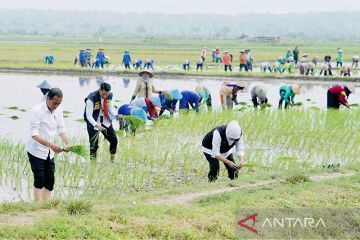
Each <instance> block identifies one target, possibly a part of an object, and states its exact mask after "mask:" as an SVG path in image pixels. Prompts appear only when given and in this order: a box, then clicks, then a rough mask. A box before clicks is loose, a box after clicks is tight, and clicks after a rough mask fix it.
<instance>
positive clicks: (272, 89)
mask: <svg viewBox="0 0 360 240" xmlns="http://www.w3.org/2000/svg"><path fill="white" fill-rule="evenodd" d="M43 79H47V81H48V82H49V84H50V85H51V86H53V87H59V88H61V89H62V91H63V93H64V99H63V103H62V107H63V109H64V111H67V112H69V113H68V114H67V118H66V119H65V121H66V125H67V128H68V131H69V132H70V133H71V134H72V135H75V136H78V135H81V136H84V135H85V136H86V126H85V124H84V123H83V122H82V121H81V119H83V113H84V108H85V102H84V99H85V98H86V96H87V95H88V94H89V93H90V92H92V91H96V90H97V89H99V84H101V83H102V82H108V83H110V84H111V86H112V92H113V94H114V105H115V106H117V107H119V106H121V105H122V104H126V103H129V101H130V99H131V96H132V93H133V92H134V89H135V86H136V83H137V80H138V79H139V78H128V77H124V78H122V77H112V76H110V77H101V76H98V77H91V76H80V77H74V76H61V75H31V74H0V85H1V88H2V89H24V91H22V93H21V97H19V96H17V95H14V94H13V92H12V91H3V94H2V98H1V99H2V100H1V102H0V119H1V121H2V126H6V127H1V128H0V136H8V137H11V138H15V139H20V140H21V141H26V139H27V137H28V132H29V123H28V111H29V110H30V109H31V108H32V107H33V106H35V105H36V104H38V103H39V102H40V98H41V92H40V91H39V89H38V88H36V86H37V85H38V84H39V83H41V81H42V80H43ZM223 80H224V79H222V80H220V79H215V78H209V79H206V78H190V77H187V78H177V79H159V78H154V85H155V88H157V89H161V90H172V89H179V90H180V91H182V90H192V91H194V90H195V88H196V86H197V85H198V84H202V85H205V86H207V87H208V88H209V91H210V94H211V96H212V101H213V102H212V103H213V108H214V109H219V108H220V97H219V89H220V86H221V84H222V82H223ZM292 83H294V81H287V80H265V81H261V80H251V81H248V82H247V84H248V87H247V88H246V89H245V91H243V92H240V93H239V94H238V101H239V102H246V103H247V104H249V105H251V104H252V102H251V96H250V89H251V88H252V87H253V86H255V85H263V86H264V87H265V88H266V89H267V92H268V98H269V103H270V104H271V105H272V106H273V107H274V108H276V107H277V105H278V101H279V87H280V86H281V85H287V84H289V85H290V84H292ZM297 83H299V84H300V85H301V86H302V94H301V95H299V96H296V97H295V102H302V103H303V106H304V107H305V108H307V107H315V106H316V107H319V108H322V109H324V108H326V92H327V89H328V88H329V87H331V86H332V85H334V84H346V82H338V81H336V82H335V81H333V82H315V81H309V80H307V81H297ZM355 85H356V86H359V84H355ZM349 102H350V103H351V104H352V103H360V94H357V95H356V94H355V95H353V94H351V95H350V97H349ZM10 107H17V108H18V109H17V110H16V109H9V108H10ZM20 109H21V110H24V111H20ZM11 116H17V117H19V119H18V120H12V119H11V118H10V117H11ZM114 127H116V124H115V126H114Z"/></svg>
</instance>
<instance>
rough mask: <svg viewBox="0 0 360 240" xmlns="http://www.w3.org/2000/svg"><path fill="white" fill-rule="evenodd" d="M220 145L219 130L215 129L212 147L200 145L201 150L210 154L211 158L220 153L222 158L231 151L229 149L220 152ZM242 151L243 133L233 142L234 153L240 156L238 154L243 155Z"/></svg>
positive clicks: (243, 148)
mask: <svg viewBox="0 0 360 240" xmlns="http://www.w3.org/2000/svg"><path fill="white" fill-rule="evenodd" d="M229 144H232V143H229ZM220 146H221V136H220V133H219V131H218V130H216V129H215V131H214V132H213V139H212V149H208V148H205V147H204V146H202V151H203V152H204V153H207V154H209V155H211V157H213V158H215V157H217V156H220V155H222V156H223V157H224V158H227V157H228V156H229V155H230V154H231V153H232V151H231V149H230V150H229V151H228V152H226V153H223V154H221V153H220ZM244 153H245V143H244V135H241V138H240V140H239V141H238V142H237V143H236V144H235V154H236V155H237V156H239V157H240V156H244Z"/></svg>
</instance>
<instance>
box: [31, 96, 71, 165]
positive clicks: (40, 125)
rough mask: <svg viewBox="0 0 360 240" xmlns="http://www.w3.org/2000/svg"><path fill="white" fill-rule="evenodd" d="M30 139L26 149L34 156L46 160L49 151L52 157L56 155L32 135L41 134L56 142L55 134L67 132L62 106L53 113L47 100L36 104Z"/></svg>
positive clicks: (32, 111)
mask: <svg viewBox="0 0 360 240" xmlns="http://www.w3.org/2000/svg"><path fill="white" fill-rule="evenodd" d="M29 120H30V139H29V141H28V143H27V145H26V150H27V151H28V152H29V153H30V154H31V155H33V156H35V157H37V158H40V159H44V160H46V159H47V157H48V155H49V153H50V158H53V157H54V152H53V151H52V150H51V149H50V148H49V147H47V146H44V145H42V144H40V143H39V142H38V141H35V140H34V139H33V138H32V137H33V136H36V135H39V136H41V137H43V138H44V139H45V140H47V141H48V142H52V143H53V142H54V139H55V136H56V135H60V134H62V133H64V132H66V128H65V123H64V117H63V110H62V108H61V107H58V108H57V109H55V110H54V111H53V112H52V113H51V112H50V111H49V109H48V107H47V104H46V101H45V102H42V103H40V104H39V105H37V106H35V107H34V108H32V109H31V111H30V118H29Z"/></svg>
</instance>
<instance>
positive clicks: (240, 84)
mask: <svg viewBox="0 0 360 240" xmlns="http://www.w3.org/2000/svg"><path fill="white" fill-rule="evenodd" d="M225 85H226V86H228V87H239V88H246V87H247V84H246V83H245V82H229V83H226V84H225Z"/></svg>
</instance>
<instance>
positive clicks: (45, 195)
mask: <svg viewBox="0 0 360 240" xmlns="http://www.w3.org/2000/svg"><path fill="white" fill-rule="evenodd" d="M50 197H51V191H49V190H47V189H46V188H43V189H42V200H43V201H47V200H49V199H50Z"/></svg>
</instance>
